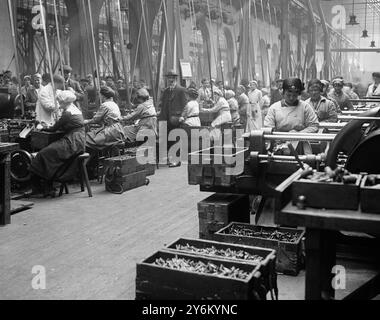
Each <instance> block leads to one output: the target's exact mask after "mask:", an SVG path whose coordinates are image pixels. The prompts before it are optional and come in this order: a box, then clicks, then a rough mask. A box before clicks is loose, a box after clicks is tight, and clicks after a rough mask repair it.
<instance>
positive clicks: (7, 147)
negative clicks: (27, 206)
mask: <svg viewBox="0 0 380 320" xmlns="http://www.w3.org/2000/svg"><path fill="white" fill-rule="evenodd" d="M18 148H19V145H18V144H17V143H0V226H5V225H7V224H10V223H11V186H10V174H9V169H10V165H11V153H12V152H13V151H16V150H17V149H18Z"/></svg>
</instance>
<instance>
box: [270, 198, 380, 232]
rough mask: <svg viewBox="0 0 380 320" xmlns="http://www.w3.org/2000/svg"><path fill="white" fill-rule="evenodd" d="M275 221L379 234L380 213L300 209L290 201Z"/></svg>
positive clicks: (314, 227)
mask: <svg viewBox="0 0 380 320" xmlns="http://www.w3.org/2000/svg"><path fill="white" fill-rule="evenodd" d="M337 201H338V199H337ZM275 223H277V224H280V225H292V226H300V227H301V226H302V227H307V228H312V229H326V230H342V231H354V232H364V233H374V234H379V235H380V214H371V213H362V212H361V211H360V210H358V211H351V210H327V209H316V208H306V209H305V210H300V209H298V208H297V207H296V206H294V205H292V203H290V204H288V205H287V206H286V207H285V208H284V209H283V210H282V211H281V212H277V213H276V215H275Z"/></svg>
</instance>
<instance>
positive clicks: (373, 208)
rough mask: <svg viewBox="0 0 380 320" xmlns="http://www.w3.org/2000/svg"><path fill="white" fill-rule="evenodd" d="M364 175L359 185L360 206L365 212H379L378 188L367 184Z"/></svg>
mask: <svg viewBox="0 0 380 320" xmlns="http://www.w3.org/2000/svg"><path fill="white" fill-rule="evenodd" d="M369 177H370V176H365V177H364V178H363V180H362V183H361V186H360V208H361V210H362V212H366V213H380V189H379V188H377V187H373V186H369V185H368V178H369Z"/></svg>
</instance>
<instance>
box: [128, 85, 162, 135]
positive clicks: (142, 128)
mask: <svg viewBox="0 0 380 320" xmlns="http://www.w3.org/2000/svg"><path fill="white" fill-rule="evenodd" d="M136 102H137V107H136V109H135V110H134V111H133V112H132V113H131V114H129V115H127V116H125V117H124V118H123V120H124V121H135V123H134V124H133V125H130V126H126V127H124V133H125V136H126V138H127V141H129V142H135V141H136V140H137V137H138V136H139V134H141V135H144V132H146V134H147V135H149V136H151V135H152V134H153V133H154V135H155V136H157V113H156V108H155V107H154V104H153V99H152V98H151V97H150V96H149V92H148V90H146V89H144V88H142V89H139V90H137V93H136Z"/></svg>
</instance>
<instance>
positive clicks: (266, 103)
mask: <svg viewBox="0 0 380 320" xmlns="http://www.w3.org/2000/svg"><path fill="white" fill-rule="evenodd" d="M261 92H262V93H263V97H262V98H261V101H260V108H261V114H262V117H263V123H264V119H265V117H266V115H267V113H268V109H269V107H270V97H269V89H267V88H262V89H261Z"/></svg>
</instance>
